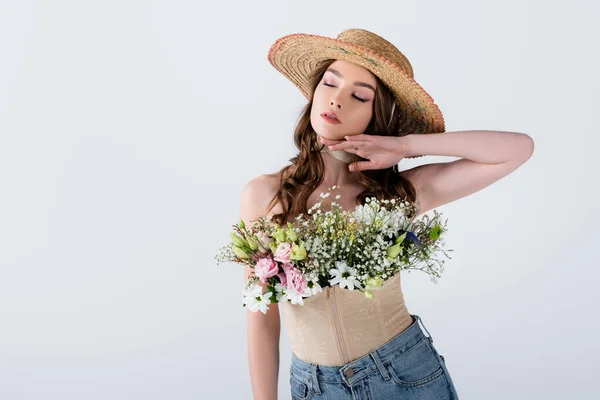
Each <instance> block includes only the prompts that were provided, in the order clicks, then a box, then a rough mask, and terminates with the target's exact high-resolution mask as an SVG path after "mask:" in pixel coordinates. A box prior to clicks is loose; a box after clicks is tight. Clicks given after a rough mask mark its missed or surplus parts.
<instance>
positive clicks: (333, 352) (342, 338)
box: [279, 272, 413, 366]
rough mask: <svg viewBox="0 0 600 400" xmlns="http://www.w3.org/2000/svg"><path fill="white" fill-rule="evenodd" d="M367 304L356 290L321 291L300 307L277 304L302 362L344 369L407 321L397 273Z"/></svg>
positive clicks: (333, 288)
mask: <svg viewBox="0 0 600 400" xmlns="http://www.w3.org/2000/svg"><path fill="white" fill-rule="evenodd" d="M372 292H373V294H374V296H373V299H372V300H369V299H367V298H366V297H365V295H364V293H362V292H359V291H358V290H348V289H341V288H340V287H339V286H337V285H336V286H333V287H329V286H328V287H325V288H323V292H322V293H318V294H316V295H314V296H311V297H308V298H305V299H304V305H294V304H292V303H290V302H284V303H280V304H279V310H280V314H281V316H282V321H283V323H284V326H285V329H286V331H287V332H288V337H289V340H290V343H291V345H292V352H293V353H294V354H295V355H296V356H297V357H298V358H300V359H301V360H304V361H307V362H312V363H315V364H321V365H329V366H332V365H343V364H346V363H348V362H350V361H353V360H356V359H357V358H360V357H362V356H364V355H365V354H368V353H369V352H371V351H373V350H374V349H376V348H378V347H380V346H381V345H383V344H384V343H386V342H387V341H389V340H390V339H392V338H393V337H394V336H396V335H398V334H399V333H401V332H402V331H404V330H405V329H406V328H408V327H409V326H410V325H411V324H412V322H413V319H412V316H411V315H410V314H409V313H408V310H407V309H406V306H405V304H404V296H403V295H402V290H401V287H400V272H398V273H397V274H396V275H394V276H393V277H392V278H390V279H388V280H387V281H385V282H384V284H383V286H382V287H381V288H379V289H375V290H372Z"/></svg>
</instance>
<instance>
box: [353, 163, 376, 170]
mask: <svg viewBox="0 0 600 400" xmlns="http://www.w3.org/2000/svg"><path fill="white" fill-rule="evenodd" d="M348 168H349V169H350V171H352V172H356V171H365V170H368V169H375V167H374V165H373V162H372V161H357V162H354V163H352V164H350V166H349V167H348Z"/></svg>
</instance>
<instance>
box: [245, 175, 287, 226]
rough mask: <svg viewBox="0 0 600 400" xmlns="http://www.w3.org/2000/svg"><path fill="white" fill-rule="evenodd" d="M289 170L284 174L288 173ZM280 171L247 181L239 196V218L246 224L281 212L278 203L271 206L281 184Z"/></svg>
mask: <svg viewBox="0 0 600 400" xmlns="http://www.w3.org/2000/svg"><path fill="white" fill-rule="evenodd" d="M292 168H293V167H292ZM290 169H291V168H289V169H288V170H287V171H286V172H285V174H286V176H287V175H288V174H289V172H290ZM282 173H283V172H282V171H276V172H273V173H270V174H261V175H259V176H257V177H255V178H253V179H251V180H250V181H248V182H247V183H246V184H245V185H244V188H243V189H242V192H241V195H240V217H241V218H242V219H243V220H244V222H245V223H246V224H250V223H251V221H252V220H256V219H258V218H261V217H264V216H268V215H275V214H278V213H280V212H282V208H281V205H280V204H279V203H275V204H272V200H273V198H274V197H275V195H276V194H277V190H278V189H279V185H280V182H281V175H282Z"/></svg>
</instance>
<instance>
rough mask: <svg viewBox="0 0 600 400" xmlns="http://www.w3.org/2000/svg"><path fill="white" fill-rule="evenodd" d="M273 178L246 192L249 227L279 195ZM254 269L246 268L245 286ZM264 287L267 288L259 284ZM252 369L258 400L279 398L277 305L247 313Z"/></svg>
mask: <svg viewBox="0 0 600 400" xmlns="http://www.w3.org/2000/svg"><path fill="white" fill-rule="evenodd" d="M275 189H276V188H275V187H274V185H273V182H272V181H271V180H270V178H269V177H268V176H266V175H261V176H259V177H257V178H254V179H252V180H251V181H250V182H248V183H247V184H246V185H245V186H244V188H243V189H242V193H241V196H240V218H241V219H242V220H243V221H244V223H245V224H246V226H247V227H249V226H251V224H252V222H253V220H255V219H257V218H260V217H262V216H264V215H267V213H266V206H267V205H268V203H269V201H270V200H271V199H272V198H273V196H274V194H275ZM250 272H251V269H250V268H249V267H247V266H244V283H245V282H247V281H248V276H249V275H250ZM258 284H260V285H261V286H262V287H263V291H265V290H264V285H263V284H262V283H261V282H260V281H258ZM247 332H248V366H249V368H250V381H251V384H252V392H253V393H254V399H255V400H273V399H277V383H278V378H279V336H280V319H279V308H278V306H277V304H270V305H269V310H268V311H267V313H266V314H263V313H262V312H253V311H250V310H248V311H247Z"/></svg>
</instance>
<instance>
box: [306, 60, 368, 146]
mask: <svg viewBox="0 0 600 400" xmlns="http://www.w3.org/2000/svg"><path fill="white" fill-rule="evenodd" d="M376 88H377V81H376V80H375V76H374V75H373V74H372V73H371V71H369V70H368V69H366V68H363V67H361V66H359V65H356V64H353V63H351V62H347V61H343V60H336V61H335V62H333V63H332V64H331V66H330V67H329V68H328V69H327V71H326V72H325V74H324V75H323V78H322V79H321V81H320V82H319V84H318V86H317V88H316V90H315V94H314V96H313V104H312V108H311V111H310V122H311V124H312V126H313V128H314V130H315V132H317V135H319V136H323V137H325V138H328V139H334V140H337V139H343V138H344V136H346V135H348V136H349V135H358V134H361V133H363V132H364V131H365V129H366V128H367V126H368V125H369V122H370V121H371V117H372V116H373V101H374V99H375V89H376ZM327 111H333V112H334V113H335V114H336V115H337V117H338V119H339V121H340V122H341V123H337V124H336V123H331V122H328V121H329V120H327V119H326V117H325V118H324V117H323V116H321V114H322V113H324V112H327Z"/></svg>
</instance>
